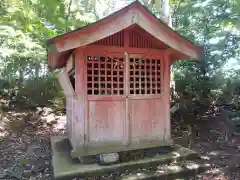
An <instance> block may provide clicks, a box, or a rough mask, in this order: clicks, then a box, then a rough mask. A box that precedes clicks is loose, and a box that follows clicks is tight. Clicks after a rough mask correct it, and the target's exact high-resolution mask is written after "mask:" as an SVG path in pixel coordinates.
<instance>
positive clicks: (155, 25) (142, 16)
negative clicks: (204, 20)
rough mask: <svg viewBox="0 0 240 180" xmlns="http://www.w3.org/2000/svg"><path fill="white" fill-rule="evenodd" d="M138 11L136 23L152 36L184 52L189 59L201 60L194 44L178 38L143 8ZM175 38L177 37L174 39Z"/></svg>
mask: <svg viewBox="0 0 240 180" xmlns="http://www.w3.org/2000/svg"><path fill="white" fill-rule="evenodd" d="M139 9H140V10H139V11H138V16H137V21H136V23H137V24H138V25H139V26H141V27H142V28H143V29H145V30H146V31H147V32H148V33H150V34H152V35H153V36H154V37H156V38H157V39H159V40H160V41H162V42H164V43H165V44H167V45H168V46H170V47H172V48H174V49H176V50H178V51H179V52H182V53H184V54H186V55H188V56H189V57H192V58H194V59H199V58H200V55H199V53H198V51H197V49H196V46H195V45H193V44H188V45H187V43H189V42H187V40H185V39H183V38H182V39H180V38H176V35H174V32H172V33H171V32H169V28H167V27H165V25H163V24H161V23H159V22H158V20H157V19H155V18H153V17H151V16H150V17H149V15H150V14H149V13H148V12H147V11H146V10H145V9H144V8H143V7H140V8H139ZM174 36H175V37H174Z"/></svg>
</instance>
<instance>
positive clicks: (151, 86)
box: [149, 58, 153, 94]
mask: <svg viewBox="0 0 240 180" xmlns="http://www.w3.org/2000/svg"><path fill="white" fill-rule="evenodd" d="M149 65H150V68H149V73H150V94H152V88H153V85H152V65H153V64H152V58H150V63H149Z"/></svg>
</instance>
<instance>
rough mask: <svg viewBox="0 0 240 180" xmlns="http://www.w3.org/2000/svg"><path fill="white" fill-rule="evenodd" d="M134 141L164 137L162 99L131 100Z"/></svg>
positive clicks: (130, 110) (132, 136) (130, 112)
mask: <svg viewBox="0 0 240 180" xmlns="http://www.w3.org/2000/svg"><path fill="white" fill-rule="evenodd" d="M129 114H130V116H129V117H130V122H131V139H132V142H135V141H140V140H144V139H149V140H152V139H162V138H163V135H164V110H163V104H162V99H147V100H141V99H137V100H129Z"/></svg>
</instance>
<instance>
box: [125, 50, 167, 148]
mask: <svg viewBox="0 0 240 180" xmlns="http://www.w3.org/2000/svg"><path fill="white" fill-rule="evenodd" d="M127 62H128V75H127V86H128V89H127V91H128V92H127V94H128V95H127V99H126V102H127V106H128V108H127V109H126V111H127V114H128V116H127V117H128V118H129V119H128V121H129V122H130V123H129V126H130V127H129V135H130V136H129V137H130V139H129V142H130V143H139V142H140V141H144V140H147V141H148V140H159V139H162V138H163V137H164V134H165V128H164V127H165V126H164V116H165V114H164V112H165V111H164V104H163V102H164V101H163V96H162V89H163V87H162V86H163V75H164V74H163V72H164V69H163V56H161V55H149V54H131V53H129V55H128V60H127Z"/></svg>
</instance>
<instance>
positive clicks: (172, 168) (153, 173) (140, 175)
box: [121, 161, 210, 180]
mask: <svg viewBox="0 0 240 180" xmlns="http://www.w3.org/2000/svg"><path fill="white" fill-rule="evenodd" d="M208 168H210V165H209V164H205V163H202V162H198V161H180V162H175V163H171V164H163V165H159V166H157V167H155V168H151V169H141V170H138V172H136V173H133V174H131V175H126V176H123V177H121V180H150V179H151V180H152V179H161V180H171V179H172V180H175V179H185V178H188V177H190V176H194V175H196V174H199V173H202V172H204V171H205V170H207V169H208Z"/></svg>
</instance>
